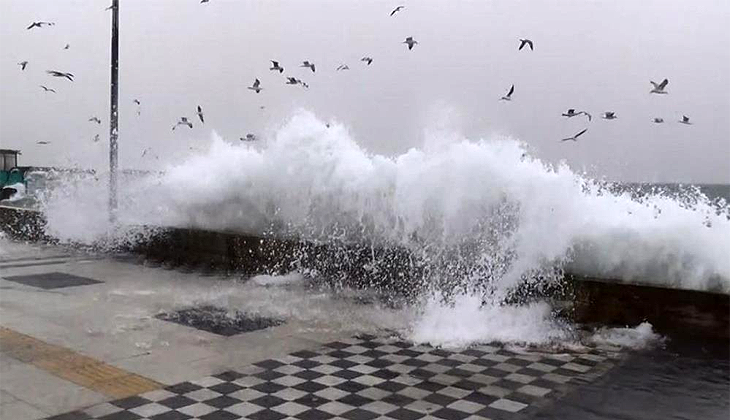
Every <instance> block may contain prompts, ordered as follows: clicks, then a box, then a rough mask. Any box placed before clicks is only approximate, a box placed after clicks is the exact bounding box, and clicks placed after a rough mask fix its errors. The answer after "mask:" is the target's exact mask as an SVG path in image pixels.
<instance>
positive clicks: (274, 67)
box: [269, 60, 284, 73]
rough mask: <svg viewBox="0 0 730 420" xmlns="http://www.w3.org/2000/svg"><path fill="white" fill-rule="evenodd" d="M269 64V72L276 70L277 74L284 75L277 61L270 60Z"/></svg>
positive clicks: (282, 68)
mask: <svg viewBox="0 0 730 420" xmlns="http://www.w3.org/2000/svg"><path fill="white" fill-rule="evenodd" d="M271 64H272V67H270V68H269V70H274V71H276V70H278V71H279V73H284V67H281V66H280V65H279V62H278V61H274V60H271Z"/></svg>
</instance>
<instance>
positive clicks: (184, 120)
mask: <svg viewBox="0 0 730 420" xmlns="http://www.w3.org/2000/svg"><path fill="white" fill-rule="evenodd" d="M178 125H187V126H188V128H193V123H191V122H190V121H188V117H180V121H178V122H177V124H175V125H173V126H172V131H175V129H176V128H177V126H178Z"/></svg>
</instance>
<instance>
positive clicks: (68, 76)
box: [46, 70, 74, 82]
mask: <svg viewBox="0 0 730 420" xmlns="http://www.w3.org/2000/svg"><path fill="white" fill-rule="evenodd" d="M46 73H48V74H50V75H51V76H53V77H65V78H66V79H68V80H70V81H72V82H73V81H74V75H73V74H71V73H64V72H61V71H56V70H46Z"/></svg>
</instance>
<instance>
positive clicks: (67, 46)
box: [63, 44, 71, 50]
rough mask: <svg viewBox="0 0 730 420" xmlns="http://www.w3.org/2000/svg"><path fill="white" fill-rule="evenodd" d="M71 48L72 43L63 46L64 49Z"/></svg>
mask: <svg viewBox="0 0 730 420" xmlns="http://www.w3.org/2000/svg"><path fill="white" fill-rule="evenodd" d="M69 48H71V44H66V45H65V46H64V47H63V49H64V50H67V49H69Z"/></svg>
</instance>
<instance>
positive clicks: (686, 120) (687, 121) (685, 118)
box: [679, 115, 692, 125]
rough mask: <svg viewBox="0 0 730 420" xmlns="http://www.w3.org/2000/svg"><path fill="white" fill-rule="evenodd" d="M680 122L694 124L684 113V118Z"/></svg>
mask: <svg viewBox="0 0 730 420" xmlns="http://www.w3.org/2000/svg"><path fill="white" fill-rule="evenodd" d="M679 122H680V123H682V124H687V125H692V123H691V122H689V117H688V116H686V115H682V119H681V120H680V121H679Z"/></svg>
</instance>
